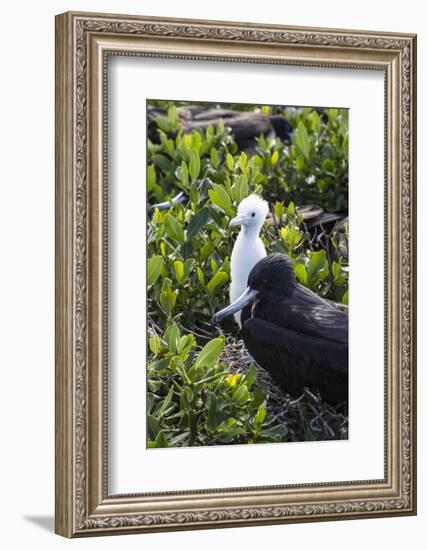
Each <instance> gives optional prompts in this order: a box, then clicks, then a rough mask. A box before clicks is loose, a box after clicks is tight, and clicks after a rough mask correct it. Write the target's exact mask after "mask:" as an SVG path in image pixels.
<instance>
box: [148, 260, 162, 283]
mask: <svg viewBox="0 0 427 550" xmlns="http://www.w3.org/2000/svg"><path fill="white" fill-rule="evenodd" d="M162 266H163V258H162V257H161V256H151V258H150V259H149V260H148V266H147V283H148V284H149V285H154V283H155V282H156V281H157V279H158V278H159V275H160V272H161V270H162Z"/></svg>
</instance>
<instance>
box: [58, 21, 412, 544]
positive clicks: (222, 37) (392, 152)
mask: <svg viewBox="0 0 427 550" xmlns="http://www.w3.org/2000/svg"><path fill="white" fill-rule="evenodd" d="M111 55H118V56H145V57H152V58H161V57H167V58H172V59H173V58H180V59H197V60H203V61H205V62H206V63H210V62H212V61H215V60H216V61H238V62H246V63H253V64H254V66H255V64H257V63H272V64H285V65H297V66H300V67H337V68H347V69H349V70H351V69H361V68H363V69H368V70H371V69H372V70H377V71H378V70H379V71H383V72H384V78H385V98H384V121H385V134H386V139H385V144H384V161H385V190H386V192H385V196H386V199H385V203H386V205H385V206H386V207H385V236H386V238H385V258H386V261H385V264H386V265H385V278H386V300H385V302H386V311H385V327H386V328H385V332H386V337H385V340H386V345H385V347H386V364H385V411H384V412H385V419H386V422H385V449H384V464H385V468H384V473H385V475H384V479H375V480H366V481H348V482H337V483H332V482H331V483H316V484H314V483H307V484H301V485H288V486H286V485H283V486H279V487H277V486H263V487H259V488H258V487H257V488H253V487H244V488H240V489H233V488H224V489H214V490H200V491H181V492H176V491H175V492H173V491H170V492H162V493H144V494H127V495H111V494H109V492H108V475H107V464H108V463H107V460H108V456H107V454H108V453H107V450H108V446H107V438H108V429H107V415H108V402H107V390H106V389H107V382H108V379H107V369H106V358H107V353H108V349H107V348H108V342H107V338H106V323H107V315H106V293H107V285H106V277H105V270H106V264H107V261H108V259H107V247H106V209H105V205H106V196H105V194H106V184H105V182H106V178H107V166H106V151H107V145H106V143H107V131H106V122H107V121H106V117H107V103H106V102H107V74H106V72H107V69H106V67H107V64H106V60H107V59H108V57H109V56H111ZM415 121H416V36H415V35H411V34H401V33H383V32H381V33H379V32H378V33H377V32H366V31H354V30H351V31H348V30H332V29H313V28H303V27H284V26H278V25H274V26H269V25H264V24H263V25H257V24H249V23H236V22H218V21H195V20H194V21H193V20H178V19H164V18H153V17H137V16H123V15H107V14H89V13H72V12H68V13H65V14H61V15H58V16H57V17H56V509H55V517H56V519H55V521H56V532H57V533H58V534H60V535H63V536H65V537H80V536H91V535H106V534H121V533H122V534H124V533H135V532H153V531H167V530H168V531H169V530H179V529H201V528H215V527H217V528H218V527H235V526H249V525H263V524H264V525H265V524H274V523H287V522H302V521H319V520H338V519H351V518H370V517H383V516H399V515H412V514H415V513H416V416H415V413H416V258H415V252H416V211H415V209H416V190H415V178H416V158H415V157H416V123H415Z"/></svg>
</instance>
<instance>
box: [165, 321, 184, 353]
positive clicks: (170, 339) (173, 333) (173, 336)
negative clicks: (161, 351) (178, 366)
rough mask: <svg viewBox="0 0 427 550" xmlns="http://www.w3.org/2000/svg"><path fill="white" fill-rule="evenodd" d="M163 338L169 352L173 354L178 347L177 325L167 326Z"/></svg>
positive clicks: (178, 334)
mask: <svg viewBox="0 0 427 550" xmlns="http://www.w3.org/2000/svg"><path fill="white" fill-rule="evenodd" d="M163 336H164V339H165V340H166V343H167V345H168V348H169V350H170V351H172V352H173V353H175V352H176V350H177V345H178V344H177V342H178V340H179V338H180V333H179V328H178V325H177V324H176V323H172V324H171V325H169V327H168V328H167V329H166V330H165V333H164V335H163Z"/></svg>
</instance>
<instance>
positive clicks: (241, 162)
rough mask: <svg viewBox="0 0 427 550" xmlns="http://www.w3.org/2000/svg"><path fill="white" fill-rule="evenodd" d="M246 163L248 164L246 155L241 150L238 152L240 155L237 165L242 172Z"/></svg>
mask: <svg viewBox="0 0 427 550" xmlns="http://www.w3.org/2000/svg"><path fill="white" fill-rule="evenodd" d="M247 164H248V155H247V154H246V153H245V152H244V151H243V152H242V153H240V157H239V166H240V170H241V171H242V172H244V171H245V168H246V166H247Z"/></svg>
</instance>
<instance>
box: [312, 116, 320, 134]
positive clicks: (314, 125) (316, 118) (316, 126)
mask: <svg viewBox="0 0 427 550" xmlns="http://www.w3.org/2000/svg"><path fill="white" fill-rule="evenodd" d="M310 118H311V127H312V129H313V132H316V134H317V133H318V132H319V130H320V127H321V124H322V123H321V121H320V117H319V115H318V113H317V111H313V112H312V113H311V117H310Z"/></svg>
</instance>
